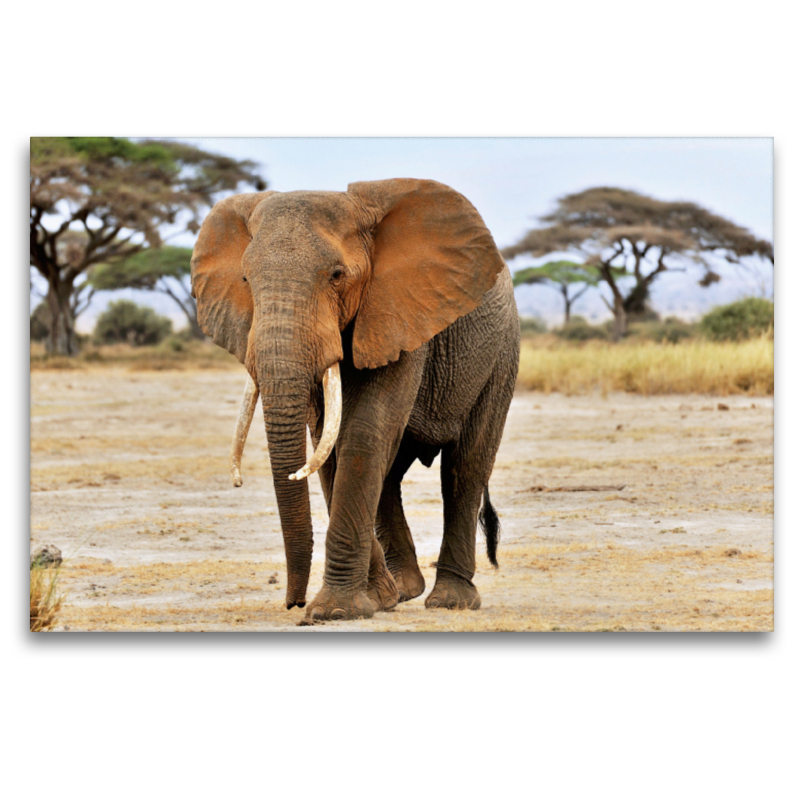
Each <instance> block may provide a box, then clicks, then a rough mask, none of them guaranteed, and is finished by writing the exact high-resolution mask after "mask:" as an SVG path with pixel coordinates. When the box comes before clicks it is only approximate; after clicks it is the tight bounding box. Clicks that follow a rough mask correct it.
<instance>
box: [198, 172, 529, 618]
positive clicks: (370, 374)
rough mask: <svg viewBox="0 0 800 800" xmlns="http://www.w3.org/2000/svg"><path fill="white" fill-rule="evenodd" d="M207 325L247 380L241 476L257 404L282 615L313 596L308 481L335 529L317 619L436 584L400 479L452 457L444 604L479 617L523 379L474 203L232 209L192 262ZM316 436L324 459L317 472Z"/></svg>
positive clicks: (391, 200) (396, 194)
mask: <svg viewBox="0 0 800 800" xmlns="http://www.w3.org/2000/svg"><path fill="white" fill-rule="evenodd" d="M192 289H193V294H194V295H195V297H196V298H197V309H198V320H199V322H200V325H201V327H202V328H203V330H204V331H205V332H206V333H207V334H208V335H209V336H210V337H211V338H212V339H213V340H214V341H215V342H216V343H217V344H218V345H220V346H222V347H224V348H226V349H227V350H229V351H230V352H231V353H233V354H234V355H235V356H236V357H237V358H238V359H239V360H240V361H241V362H242V363H243V364H244V366H245V368H246V369H247V371H248V373H249V375H250V377H251V378H252V381H253V383H249V386H248V388H247V390H246V392H245V397H244V401H243V406H242V410H241V412H240V418H239V423H238V426H237V431H238V433H237V436H236V437H235V441H234V446H233V455H232V470H233V476H234V482H236V481H237V480H238V482H239V483H241V479H240V478H239V477H238V469H239V467H238V460H239V459H240V458H241V449H242V446H243V444H244V437H245V436H246V434H247V427H248V426H249V423H250V417H252V410H253V407H254V406H255V401H256V398H257V396H258V394H259V393H260V395H261V400H262V408H263V413H264V422H265V426H266V433H267V442H268V448H269V455H270V460H271V466H272V477H273V482H274V487H275V494H276V499H277V504H278V512H279V515H280V521H281V528H282V531H283V537H284V546H285V549H286V565H287V572H288V585H287V592H286V606H287V608H292V607H293V606H295V605H297V606H300V607H303V606H304V605H305V601H306V588H307V586H308V579H309V572H310V568H311V551H312V546H313V539H312V528H311V511H310V505H309V495H308V486H307V481H306V478H307V477H308V475H309V474H310V473H311V472H313V471H316V470H317V469H319V472H320V479H321V483H322V488H323V493H324V496H325V501H326V503H327V506H328V512H329V525H328V531H327V538H326V546H325V572H324V578H323V585H322V588H321V590H320V591H319V593H318V594H317V596H316V597H315V598H314V600H313V601H312V602H311V603H310V605H309V607H308V608H307V609H306V614H305V621H306V622H315V621H318V620H324V619H354V618H363V617H371V616H373V614H374V612H375V611H377V610H388V609H391V608H393V607H394V606H395V605H396V604H397V602H398V601H402V600H409V599H411V598H414V597H418V596H419V595H421V594H422V592H423V591H424V589H425V582H424V579H423V577H422V574H421V572H420V570H419V567H418V565H417V559H416V553H415V549H414V543H413V541H412V538H411V534H410V532H409V529H408V525H407V523H406V519H405V516H404V514H403V507H402V502H401V494H400V483H401V481H402V479H403V475H404V474H405V472H406V471H407V470H408V468H409V467H410V466H411V464H412V463H413V462H414V460H415V459H419V460H420V461H421V462H422V463H424V464H425V465H426V466H431V463H432V462H433V459H434V458H435V457H436V455H437V454H439V453H441V456H442V458H441V482H442V496H443V503H444V536H443V540H442V546H441V552H440V555H439V560H438V568H437V574H436V582H435V585H434V587H433V590H432V592H431V593H430V595H429V596H428V597H427V599H426V601H425V605H426V606H427V607H428V608H478V607H479V606H480V595H479V594H478V590H477V589H476V588H475V585H474V584H473V582H472V578H473V576H474V574H475V539H476V528H477V520H478V516H479V510H480V509H481V500H482V499H483V509H482V510H480V518H481V522H482V525H483V527H484V530H485V532H486V538H487V550H488V554H489V557H490V559H491V560H492V562H493V563H494V564H495V565H496V559H495V552H496V546H497V536H498V523H497V516H496V514H495V511H494V509H493V508H492V505H491V502H490V499H489V493H488V483H489V476H490V474H491V472H492V468H493V465H494V460H495V455H496V453H497V448H498V446H499V444H500V439H501V436H502V432H503V426H504V425H505V419H506V414H507V412H508V407H509V404H510V402H511V396H512V393H513V389H514V383H515V380H516V374H517V366H518V361H519V323H518V318H517V311H516V306H515V304H514V295H513V290H512V285H511V277H510V274H509V271H508V268H507V267H506V265H505V263H504V261H503V259H502V258H501V256H500V254H499V252H498V250H497V247H496V246H495V243H494V240H493V239H492V236H491V234H490V233H489V231H488V230H487V228H486V226H485V224H484V223H483V220H482V219H481V217H480V215H479V214H478V212H477V211H476V210H475V208H474V207H473V206H472V205H471V203H470V202H469V201H468V200H467V199H466V198H465V197H463V196H462V195H460V194H458V193H457V192H456V191H454V190H453V189H451V188H449V187H448V186H445V185H443V184H440V183H436V182H434V181H427V180H412V179H395V180H383V181H369V182H363V183H353V184H350V185H349V186H348V188H347V191H346V192H313V191H297V192H285V193H282V192H271V191H270V192H260V193H257V194H242V195H237V196H234V197H229V198H227V199H225V200H222V201H220V202H219V203H217V204H216V205H215V206H214V208H213V209H212V211H211V212H210V214H209V215H208V217H207V218H206V220H205V222H204V223H203V226H202V228H201V230H200V233H199V236H198V239H197V244H196V245H195V248H194V253H193V257H192ZM306 426H308V427H309V429H310V431H311V436H312V441H313V443H314V446H315V448H316V450H315V453H314V455H313V456H312V457H311V459H309V461H308V463H307V464H306Z"/></svg>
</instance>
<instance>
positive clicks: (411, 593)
mask: <svg viewBox="0 0 800 800" xmlns="http://www.w3.org/2000/svg"><path fill="white" fill-rule="evenodd" d="M392 577H393V578H394V582H395V583H396V584H397V591H398V592H399V593H400V602H401V603H405V602H406V601H407V600H413V599H414V598H415V597H419V596H420V595H421V594H422V593H423V592H424V591H425V578H423V577H422V573H421V572H420V571H419V567H418V566H417V561H416V559H414V561H413V562H411V563H409V564H404V565H403V566H402V567H399V568H398V569H393V570H392Z"/></svg>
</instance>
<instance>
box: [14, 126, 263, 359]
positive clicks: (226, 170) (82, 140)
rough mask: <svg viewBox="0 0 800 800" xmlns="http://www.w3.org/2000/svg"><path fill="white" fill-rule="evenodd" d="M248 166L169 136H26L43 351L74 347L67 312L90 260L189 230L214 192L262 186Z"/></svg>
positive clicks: (85, 291) (80, 302) (89, 289)
mask: <svg viewBox="0 0 800 800" xmlns="http://www.w3.org/2000/svg"><path fill="white" fill-rule="evenodd" d="M255 167H256V165H255V164H254V163H253V162H251V161H237V160H236V159H233V158H228V157H227V156H220V155H215V154H213V153H207V152H205V151H204V150H201V149H199V148H196V147H192V146H190V145H187V144H184V143H182V142H178V141H175V140H165V141H141V142H134V141H131V140H130V139H124V138H118V137H112V136H86V137H81V136H64V137H33V138H32V139H31V156H30V268H31V272H32V276H33V274H34V273H35V274H36V275H38V277H39V278H40V279H43V280H44V282H45V283H46V287H47V288H46V291H45V292H44V298H43V299H44V302H45V303H46V305H47V308H48V312H49V323H48V335H47V337H46V338H45V340H44V341H45V343H46V348H47V350H48V352H51V353H55V354H58V355H62V356H72V355H75V354H77V352H78V349H79V339H78V337H77V335H76V331H75V320H76V318H77V317H78V316H79V315H80V314H81V313H82V312H83V311H85V310H86V308H87V306H88V304H89V301H90V300H91V297H92V294H93V292H94V291H96V287H95V286H94V285H93V284H92V281H91V280H89V273H90V272H91V271H92V270H93V269H94V268H95V267H98V266H99V265H105V266H108V265H111V264H114V263H116V262H121V261H128V260H129V259H131V258H132V257H133V256H135V255H136V254H138V253H141V252H143V251H145V250H149V249H157V248H159V247H160V246H161V245H162V244H163V243H164V241H165V238H166V237H168V236H172V235H176V234H177V233H180V232H182V231H189V232H197V230H199V228H200V223H201V222H202V220H203V218H204V217H205V214H206V213H207V211H208V209H209V208H210V207H211V206H212V205H213V203H214V202H215V200H216V198H217V197H218V196H219V194H220V193H221V192H226V191H228V192H233V191H236V190H239V191H244V190H245V189H247V188H255V189H256V190H257V191H261V190H263V189H265V188H266V182H265V181H264V179H263V178H262V177H261V176H260V175H259V174H258V173H257V171H256V170H255ZM140 267H141V265H140V264H134V265H133V266H132V267H131V269H132V270H133V271H135V270H136V269H138V268H140ZM31 291H32V293H33V292H34V291H35V289H34V280H33V277H31Z"/></svg>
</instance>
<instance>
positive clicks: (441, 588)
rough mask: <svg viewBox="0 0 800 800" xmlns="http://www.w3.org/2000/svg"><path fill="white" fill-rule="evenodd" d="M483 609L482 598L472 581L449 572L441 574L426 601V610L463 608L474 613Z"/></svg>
mask: <svg viewBox="0 0 800 800" xmlns="http://www.w3.org/2000/svg"><path fill="white" fill-rule="evenodd" d="M480 607H481V596H480V595H479V594H478V590H477V589H476V588H475V584H473V583H472V581H468V580H466V579H464V578H459V577H458V576H457V575H453V574H452V573H448V572H439V574H438V575H437V576H436V584H435V586H434V587H433V591H432V592H431V593H430V594H429V595H428V597H427V598H426V599H425V608H461V609H470V610H472V611H474V610H475V609H478V608H480Z"/></svg>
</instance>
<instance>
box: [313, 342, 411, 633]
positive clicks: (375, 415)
mask: <svg viewBox="0 0 800 800" xmlns="http://www.w3.org/2000/svg"><path fill="white" fill-rule="evenodd" d="M424 356H425V353H424V348H420V351H415V352H414V353H403V355H402V356H401V357H400V359H399V360H398V361H396V362H394V363H393V364H389V365H388V366H386V367H382V368H381V369H378V370H371V371H367V370H360V371H359V370H355V369H354V368H352V367H350V368H349V369H347V368H345V369H343V370H342V387H343V392H344V408H343V414H342V424H341V428H340V430H339V438H338V439H337V442H336V472H335V475H334V479H333V491H332V493H331V502H330V522H329V524H328V534H327V538H326V541H325V574H324V577H323V584H322V589H321V590H320V592H319V594H318V595H317V596H316V597H315V598H314V600H313V601H312V602H311V603H310V604H309V606H308V608H307V610H306V620H307V621H311V622H316V621H321V620H326V619H358V618H365V617H371V616H373V614H374V613H375V610H376V605H380V607H381V608H385V607H386V606H387V604H388V605H389V607H392V605H393V604H392V603H391V601H390V599H389V595H391V594H393V592H392V587H391V583H393V581H392V580H391V575H390V574H389V572H388V570H386V564H385V561H384V559H383V554H382V552H381V548H380V546H379V545H378V542H377V540H376V539H375V534H374V525H375V516H376V513H377V509H378V502H379V500H380V496H381V491H382V489H383V482H384V478H385V477H386V474H387V472H388V470H389V467H390V465H391V463H392V462H393V460H394V457H395V454H396V453H397V449H398V447H399V445H400V440H401V439H402V436H403V431H404V430H405V426H406V423H407V422H408V418H409V416H410V414H411V409H412V407H413V405H414V400H415V398H416V395H417V390H418V388H419V382H420V379H421V376H422V365H423V363H424ZM371 567H372V568H371ZM387 578H388V580H386V579H387ZM370 581H372V583H371V584H370ZM390 581H391V583H390ZM384 583H385V584H386V585H383V584H384ZM396 591H397V587H396V586H395V587H394V592H396ZM371 595H372V599H371ZM373 599H374V600H375V602H373Z"/></svg>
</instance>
